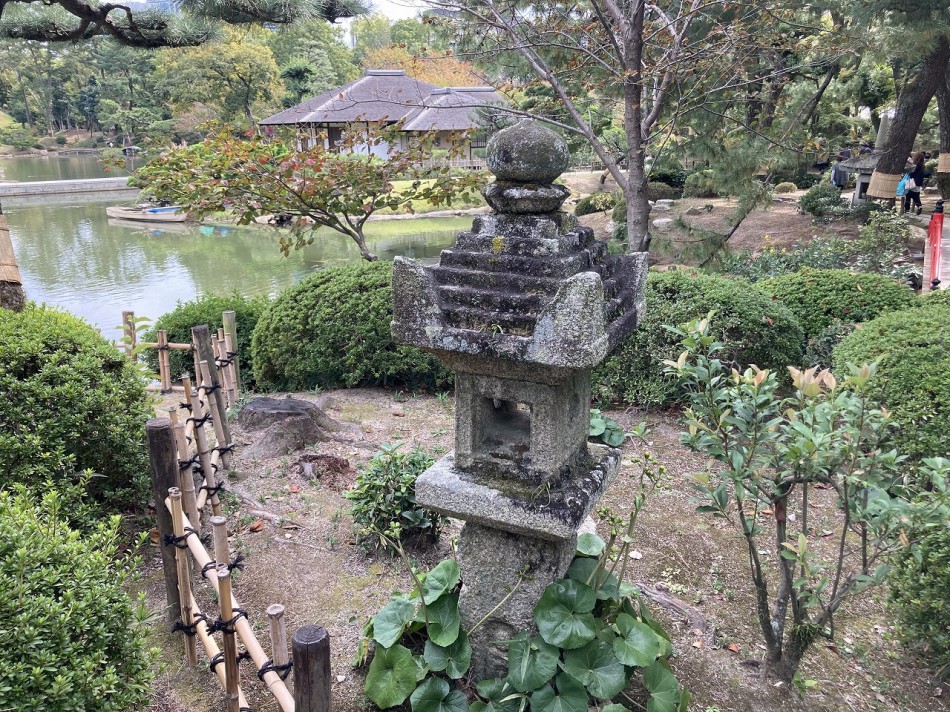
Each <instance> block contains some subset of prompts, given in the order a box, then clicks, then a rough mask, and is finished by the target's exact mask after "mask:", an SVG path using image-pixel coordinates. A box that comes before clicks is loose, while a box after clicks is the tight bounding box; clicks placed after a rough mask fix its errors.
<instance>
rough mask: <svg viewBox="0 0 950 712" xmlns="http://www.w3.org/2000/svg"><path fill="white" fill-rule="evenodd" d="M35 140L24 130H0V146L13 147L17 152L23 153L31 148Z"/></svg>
mask: <svg viewBox="0 0 950 712" xmlns="http://www.w3.org/2000/svg"><path fill="white" fill-rule="evenodd" d="M35 140H36V139H34V138H33V136H32V134H30V132H29V131H27V130H26V129H22V128H7V129H0V146H4V145H6V146H13V148H14V149H16V150H17V151H25V150H26V149H28V148H32V147H33V143H34V142H35Z"/></svg>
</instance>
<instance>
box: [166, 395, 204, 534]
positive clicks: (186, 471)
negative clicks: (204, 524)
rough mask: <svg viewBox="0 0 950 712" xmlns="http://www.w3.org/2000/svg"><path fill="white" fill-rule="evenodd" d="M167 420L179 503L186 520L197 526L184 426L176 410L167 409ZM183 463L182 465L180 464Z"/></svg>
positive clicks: (194, 497)
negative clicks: (174, 449)
mask: <svg viewBox="0 0 950 712" xmlns="http://www.w3.org/2000/svg"><path fill="white" fill-rule="evenodd" d="M168 419H169V420H171V421H172V430H173V431H174V432H175V445H176V446H177V447H178V479H179V485H178V486H179V487H181V502H182V506H183V507H184V508H185V514H187V515H188V519H190V520H191V521H192V522H194V523H195V526H196V527H197V526H199V525H200V523H201V515H200V514H199V513H198V499H197V495H196V493H195V476H194V474H193V473H192V471H191V458H190V457H188V452H189V448H188V441H187V440H186V439H185V424H184V423H182V422H181V421H179V419H178V409H177V408H169V409H168ZM182 463H184V464H182Z"/></svg>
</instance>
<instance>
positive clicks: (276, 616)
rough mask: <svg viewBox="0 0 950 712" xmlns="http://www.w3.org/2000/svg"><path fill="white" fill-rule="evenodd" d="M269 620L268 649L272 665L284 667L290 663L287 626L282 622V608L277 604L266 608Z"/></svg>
mask: <svg viewBox="0 0 950 712" xmlns="http://www.w3.org/2000/svg"><path fill="white" fill-rule="evenodd" d="M267 617H268V619H269V620H270V649H271V659H272V660H273V661H274V665H286V664H287V663H289V662H290V654H289V653H288V651H287V626H286V624H285V622H284V607H283V606H282V605H280V604H279V603H275V604H274V605H272V606H268V607H267Z"/></svg>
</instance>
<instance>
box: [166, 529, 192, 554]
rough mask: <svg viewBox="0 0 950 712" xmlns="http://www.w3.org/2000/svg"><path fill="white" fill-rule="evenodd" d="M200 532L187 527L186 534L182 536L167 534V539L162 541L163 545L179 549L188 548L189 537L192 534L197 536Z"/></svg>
mask: <svg viewBox="0 0 950 712" xmlns="http://www.w3.org/2000/svg"><path fill="white" fill-rule="evenodd" d="M197 533H198V532H197V531H195V530H194V529H192V528H191V527H185V533H184V534H182V535H181V536H175V535H174V534H166V535H165V538H164V539H163V540H162V543H163V544H165V546H175V547H177V548H179V549H187V548H188V537H190V536H191V535H192V534H197Z"/></svg>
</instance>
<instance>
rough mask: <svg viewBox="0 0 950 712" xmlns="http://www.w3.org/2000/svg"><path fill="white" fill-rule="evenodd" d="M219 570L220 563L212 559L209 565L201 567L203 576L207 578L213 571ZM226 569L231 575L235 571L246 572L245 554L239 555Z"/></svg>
mask: <svg viewBox="0 0 950 712" xmlns="http://www.w3.org/2000/svg"><path fill="white" fill-rule="evenodd" d="M216 568H218V562H217V561H215V560H214V559H211V561H209V562H208V563H207V564H205V565H204V566H202V567H201V575H202V576H205V575H206V574H207V573H208V572H209V571H211V570H212V569H216ZM226 568H227V570H228V571H230V572H231V573H234V571H235V570H237V571H243V570H244V554H238V555H237V556H235V557H234V558H233V559H232V560H231V561H230V562H228V563H227V564H226ZM206 578H207V577H206Z"/></svg>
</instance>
